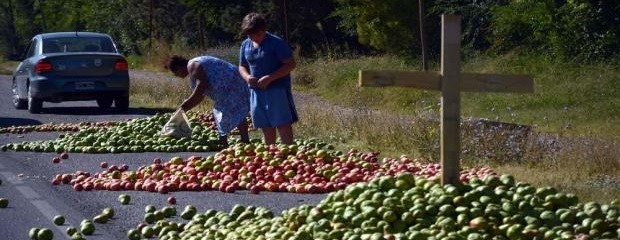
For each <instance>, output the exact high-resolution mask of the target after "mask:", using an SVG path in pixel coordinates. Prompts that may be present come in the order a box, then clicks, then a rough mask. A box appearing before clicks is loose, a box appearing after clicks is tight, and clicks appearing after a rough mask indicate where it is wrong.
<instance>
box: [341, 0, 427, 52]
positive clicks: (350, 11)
mask: <svg viewBox="0 0 620 240" xmlns="http://www.w3.org/2000/svg"><path fill="white" fill-rule="evenodd" d="M336 1H337V2H338V4H339V5H338V6H337V7H336V10H335V15H336V16H339V17H341V18H342V19H343V22H342V25H341V27H344V28H345V29H346V31H347V32H348V33H350V34H355V35H357V38H358V40H359V42H360V43H362V44H366V45H369V46H372V47H374V48H376V49H378V50H380V51H384V52H387V53H393V54H399V55H402V54H403V53H404V54H406V55H411V54H412V53H414V52H417V49H419V46H420V45H419V44H417V42H418V41H417V34H416V33H415V32H414V29H415V26H417V24H416V23H417V21H416V15H415V12H416V10H417V4H416V1H411V0H386V1H374V0H336Z"/></svg>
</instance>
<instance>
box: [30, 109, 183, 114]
mask: <svg viewBox="0 0 620 240" xmlns="http://www.w3.org/2000/svg"><path fill="white" fill-rule="evenodd" d="M174 111H175V110H174V109H171V108H129V109H128V110H127V111H126V112H119V111H117V110H116V109H114V108H110V109H101V108H99V107H46V108H43V109H42V110H41V113H43V114H57V115H154V114H156V113H167V112H174Z"/></svg>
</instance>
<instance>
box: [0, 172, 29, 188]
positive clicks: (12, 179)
mask: <svg viewBox="0 0 620 240" xmlns="http://www.w3.org/2000/svg"><path fill="white" fill-rule="evenodd" d="M0 174H2V176H4V179H6V180H7V181H9V182H10V183H12V184H15V185H17V184H23V183H24V181H22V180H20V179H17V176H16V175H15V174H13V173H12V172H7V171H2V172H0Z"/></svg>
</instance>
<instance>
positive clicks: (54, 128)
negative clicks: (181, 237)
mask: <svg viewBox="0 0 620 240" xmlns="http://www.w3.org/2000/svg"><path fill="white" fill-rule="evenodd" d="M117 124H118V122H116V121H103V122H81V123H44V124H40V125H27V126H10V127H4V128H0V134H5V133H10V134H24V133H29V132H77V131H80V130H81V129H84V128H110V127H113V126H116V125H117Z"/></svg>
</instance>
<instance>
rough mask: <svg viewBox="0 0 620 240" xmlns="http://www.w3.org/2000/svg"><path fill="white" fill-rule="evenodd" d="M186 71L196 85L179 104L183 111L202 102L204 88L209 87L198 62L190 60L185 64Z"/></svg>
mask: <svg viewBox="0 0 620 240" xmlns="http://www.w3.org/2000/svg"><path fill="white" fill-rule="evenodd" d="M187 71H188V72H189V76H190V78H193V79H195V80H196V87H195V88H194V90H193V91H192V94H191V95H189V97H188V98H187V99H185V101H183V104H181V109H183V111H188V110H190V109H192V108H193V107H195V106H196V105H198V104H199V103H200V102H202V99H203V98H204V93H205V90H206V89H207V88H208V87H209V84H208V82H207V75H206V74H205V72H204V69H202V66H200V64H199V63H198V62H192V63H191V64H190V65H189V66H187Z"/></svg>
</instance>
